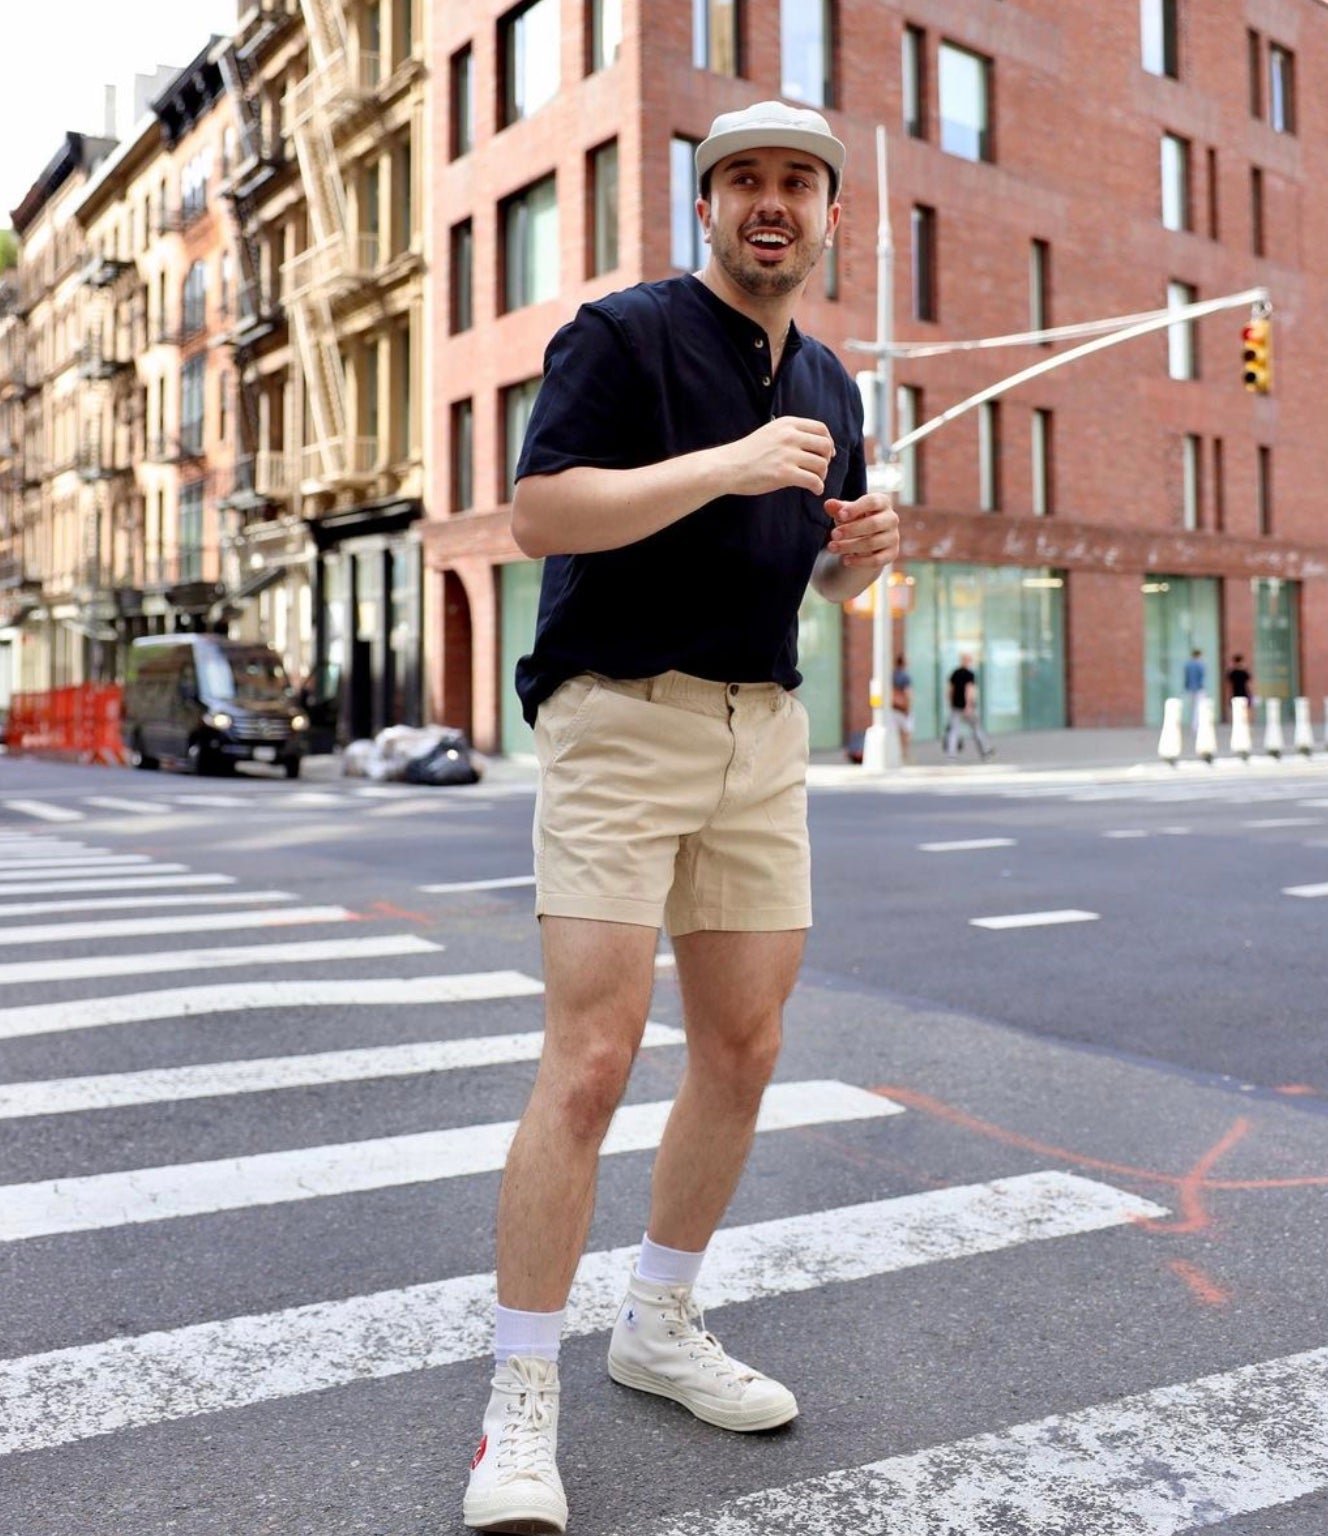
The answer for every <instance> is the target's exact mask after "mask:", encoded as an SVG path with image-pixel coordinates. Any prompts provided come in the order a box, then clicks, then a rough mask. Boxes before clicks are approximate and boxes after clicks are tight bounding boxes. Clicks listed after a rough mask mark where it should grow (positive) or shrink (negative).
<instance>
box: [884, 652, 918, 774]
mask: <svg viewBox="0 0 1328 1536" xmlns="http://www.w3.org/2000/svg"><path fill="white" fill-rule="evenodd" d="M890 711H891V713H892V714H893V715H894V721H895V729H896V730H897V731H898V732H899V756H900V760H901V761H902V762H905V763H908V762H911V761H912V760H913V754H912V744H913V676H912V674H911V673H910V672H909V670H908V662H907V659H906V658H905V656H904V654H903V652H902V651H901V652H900V653H899V655H898V656H896V657H895V669H894V671H893V672H892V673H891V675H890Z"/></svg>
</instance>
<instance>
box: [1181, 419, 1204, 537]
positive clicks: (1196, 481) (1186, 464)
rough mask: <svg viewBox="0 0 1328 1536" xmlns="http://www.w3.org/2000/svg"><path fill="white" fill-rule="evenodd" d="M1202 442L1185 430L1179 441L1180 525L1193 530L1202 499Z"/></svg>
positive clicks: (1196, 524) (1195, 526)
mask: <svg viewBox="0 0 1328 1536" xmlns="http://www.w3.org/2000/svg"><path fill="white" fill-rule="evenodd" d="M1202 452H1203V442H1202V440H1201V439H1200V438H1198V437H1196V436H1195V434H1194V433H1193V432H1187V433H1186V434H1185V436H1184V438H1183V439H1182V442H1181V509H1180V510H1181V517H1180V520H1181V527H1182V528H1186V529H1189V530H1190V531H1193V530H1194V529H1196V528H1197V527H1198V526H1199V521H1200V512H1199V507H1200V503H1201V501H1202V499H1203V490H1202V478H1203V477H1202V473H1201V468H1200V465H1201V459H1200V455H1201V453H1202Z"/></svg>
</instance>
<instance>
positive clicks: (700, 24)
mask: <svg viewBox="0 0 1328 1536" xmlns="http://www.w3.org/2000/svg"><path fill="white" fill-rule="evenodd" d="M717 9H723V10H727V11H728V12H729V13H730V15H729V20H728V38H727V44H728V52H729V59H728V62H727V66H726V65H725V63H724V62H723V61H722V60H719V61H717V57H716V56H717V55H718V54H721V53H722V52H723V51H724V48H723V45H724V42H725V39H723V38H721V39H720V40H719V45H718V46H717V45H716V37H715V31H716V29H715V27H714V21H715V12H716V10H717ZM743 20H744V18H743V14H742V3H741V0H692V68H693V69H699V70H704V71H705V72H706V73H707V74H712V75H719V76H721V77H723V78H724V79H729V80H736V79H738V78H739V77H740V76H741V75H742V66H743V57H742V32H743Z"/></svg>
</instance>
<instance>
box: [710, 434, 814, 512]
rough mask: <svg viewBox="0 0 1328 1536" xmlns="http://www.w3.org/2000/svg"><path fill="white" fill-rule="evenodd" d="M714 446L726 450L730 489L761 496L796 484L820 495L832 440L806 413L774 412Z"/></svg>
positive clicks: (724, 452) (733, 491) (737, 494)
mask: <svg viewBox="0 0 1328 1536" xmlns="http://www.w3.org/2000/svg"><path fill="white" fill-rule="evenodd" d="M716 451H717V452H720V453H723V454H724V456H725V460H726V463H725V468H726V469H727V470H728V475H727V479H728V482H729V483H728V486H727V489H728V491H729V493H730V494H731V495H734V496H762V495H764V494H766V493H767V492H768V491H782V490H784V489H785V488H786V487H788V486H798V487H800V488H801V489H802V490H804V491H810V492H811V493H812V494H813V495H814V496H821V495H823V494H824V492H825V476H826V472H827V470H828V469H829V467H830V460H831V459H832V458H833V457H834V453H835V440H834V438H833V437H831V435H830V429H829V428H828V427H827V426H826V425H825V423H824V422H820V421H812V420H811V419H809V418H808V417H804V416H777V417H776V418H775V419H774V421H768V422H766V424H765V426H763V427H758V428H757V429H756V431H755V432H749V433H748V435H747V436H746V437H740V438H739V439H738V441H737V442H736V443H729V444H727V445H726V446H725V447H724V448H722V449H718V450H716Z"/></svg>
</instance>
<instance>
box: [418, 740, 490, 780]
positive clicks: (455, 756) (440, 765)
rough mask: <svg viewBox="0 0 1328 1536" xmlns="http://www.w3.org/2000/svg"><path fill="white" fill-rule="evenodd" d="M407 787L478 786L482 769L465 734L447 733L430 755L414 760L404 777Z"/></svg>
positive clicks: (426, 753)
mask: <svg viewBox="0 0 1328 1536" xmlns="http://www.w3.org/2000/svg"><path fill="white" fill-rule="evenodd" d="M402 777H403V778H404V779H405V782H406V783H407V784H478V783H479V781H480V774H479V769H478V768H476V766H475V762H474V759H473V758H472V757H471V747H470V742H469V741H467V740H466V733H465V732H464V731H456V730H450V731H445V732H444V733H443V735H442V736H440V737H439V739H438V740H437V742H435V744H434V745H433V746H432V747H430V748H429V750H428V751H427V752H424V753H421V755H420V756H419V757H412V758H411V760H410V761H409V762H408V763H407V764H406V771H405V773H404V774H403V776H402Z"/></svg>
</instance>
